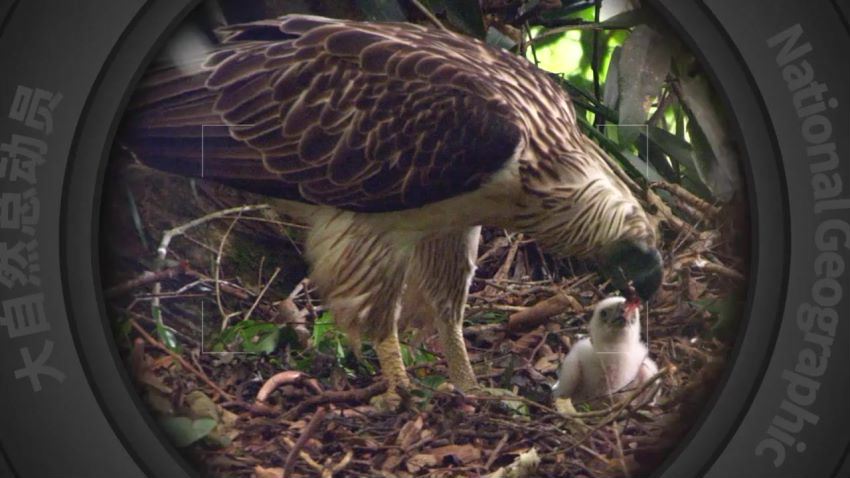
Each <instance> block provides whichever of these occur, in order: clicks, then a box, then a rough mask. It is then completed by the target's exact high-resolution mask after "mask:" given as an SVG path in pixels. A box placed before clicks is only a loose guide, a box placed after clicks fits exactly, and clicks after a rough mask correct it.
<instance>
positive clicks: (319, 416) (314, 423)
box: [283, 407, 328, 478]
mask: <svg viewBox="0 0 850 478" xmlns="http://www.w3.org/2000/svg"><path fill="white" fill-rule="evenodd" d="M327 413H328V410H327V409H326V408H324V407H322V408H320V409H318V410H316V413H314V414H313V418H311V419H310V423H308V424H307V427H306V428H305V429H304V431H303V432H302V433H301V436H299V437H298V441H296V442H295V446H293V447H292V450H290V451H289V455H288V456H287V457H286V464H285V465H284V466H283V478H287V477H289V476H290V475H291V473H292V468H293V467H294V466H295V457H297V456H298V452H299V451H301V449H302V448H304V445H306V444H307V440H309V439H310V436H311V435H313V433H314V432H315V431H316V428H318V427H319V425H320V424H321V423H322V420H324V418H325V415H326V414H327Z"/></svg>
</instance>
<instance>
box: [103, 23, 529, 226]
mask: <svg viewBox="0 0 850 478" xmlns="http://www.w3.org/2000/svg"><path fill="white" fill-rule="evenodd" d="M225 33H226V34H227V37H226V39H225V40H224V41H223V42H222V43H221V44H220V45H218V46H216V47H215V50H214V51H213V52H210V54H209V55H208V56H206V57H205V58H202V59H198V61H197V62H196V63H194V64H182V65H175V64H160V65H157V66H155V67H153V68H152V69H151V70H150V71H149V72H148V74H147V75H146V76H145V78H144V79H143V80H142V82H141V84H140V86H139V89H138V91H137V93H136V94H135V96H134V98H133V99H132V100H131V104H130V107H129V109H128V111H127V116H126V117H125V118H126V119H125V122H124V124H123V128H122V131H121V134H120V137H119V138H120V139H119V140H120V141H121V142H122V143H123V144H124V145H125V146H126V147H128V148H129V149H130V150H131V151H133V152H134V154H135V155H136V156H137V157H138V158H139V159H141V160H142V161H143V162H145V163H147V164H149V165H151V166H153V167H156V168H158V169H162V170H166V171H170V172H174V173H178V174H182V175H190V176H203V177H204V178H208V179H212V180H217V181H220V182H224V183H228V184H230V185H233V186H236V187H239V188H242V189H246V190H249V191H253V192H257V193H261V194H266V195H270V196H276V197H281V198H287V199H293V200H298V201H304V202H308V203H315V204H325V205H332V206H337V207H340V208H343V209H348V210H353V211H360V212H379V211H392V210H401V209H408V208H415V207H419V206H422V205H425V204H428V203H431V202H434V201H439V200H442V199H446V198H449V197H453V196H456V195H459V194H462V193H464V192H467V191H470V190H472V189H474V188H476V187H478V186H479V185H481V184H482V182H483V181H485V180H486V179H487V178H488V177H489V176H490V175H491V174H492V173H493V172H495V171H497V170H498V169H499V168H500V167H501V166H502V165H503V164H504V163H505V162H506V161H507V160H508V158H510V157H511V155H512V154H513V153H514V152H515V150H516V148H517V146H518V144H519V143H520V142H521V141H522V140H523V136H524V134H525V132H524V129H523V127H522V122H521V121H519V120H518V116H517V113H516V111H515V109H514V108H513V107H512V106H511V103H510V102H509V101H507V100H506V99H505V97H504V95H503V94H501V93H500V89H499V87H498V85H497V84H496V82H493V81H488V78H487V75H486V71H487V68H488V65H487V62H492V61H500V62H511V63H516V62H522V61H524V60H521V59H516V58H515V57H514V56H513V55H510V54H508V53H506V52H501V51H496V50H492V49H489V48H488V47H486V46H485V45H483V44H481V43H477V42H472V41H470V40H467V39H464V38H461V37H459V36H457V35H454V34H450V33H445V32H438V31H433V30H428V29H425V28H422V27H417V26H415V25H408V24H369V23H360V22H350V21H341V20H331V19H326V18H320V17H310V16H300V15H295V16H287V17H283V18H281V19H277V20H267V21H262V22H255V23H250V24H245V25H237V26H231V27H228V29H227V30H226V31H225ZM525 68H527V67H525Z"/></svg>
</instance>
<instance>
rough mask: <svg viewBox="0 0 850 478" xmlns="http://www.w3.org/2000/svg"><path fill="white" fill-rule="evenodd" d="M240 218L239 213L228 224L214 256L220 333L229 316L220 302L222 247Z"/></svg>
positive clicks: (224, 327)
mask: <svg viewBox="0 0 850 478" xmlns="http://www.w3.org/2000/svg"><path fill="white" fill-rule="evenodd" d="M241 217H242V212H241V211H240V212H239V213H238V214H237V215H236V218H234V219H233V220H232V221H231V222H230V226H228V227H227V230H226V231H225V232H224V235H223V236H222V237H221V242H219V244H218V254H216V256H215V303H216V305H218V311H219V312H220V313H221V330H222V331H223V330H224V329H226V328H227V324H228V322H229V320H230V316H229V315H228V314H227V311H225V310H224V304H223V303H222V302H221V285H220V284H221V258H222V256H223V255H224V245H225V244H227V238H228V237H229V236H230V233H231V231H233V228H234V227H235V226H236V223H237V222H239V218H241ZM252 309H253V307H252Z"/></svg>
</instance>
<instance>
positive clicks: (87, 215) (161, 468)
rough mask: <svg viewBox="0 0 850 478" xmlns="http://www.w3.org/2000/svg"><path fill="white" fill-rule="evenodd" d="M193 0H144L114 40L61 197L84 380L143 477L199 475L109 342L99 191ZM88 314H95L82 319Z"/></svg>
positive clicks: (72, 315) (68, 284)
mask: <svg viewBox="0 0 850 478" xmlns="http://www.w3.org/2000/svg"><path fill="white" fill-rule="evenodd" d="M200 3H201V0H159V1H149V2H148V3H146V4H145V5H144V7H143V10H142V11H140V13H139V14H138V15H137V16H136V18H135V19H134V22H133V23H132V24H131V25H130V26H129V27H128V28H127V30H126V31H125V32H124V34H123V35H122V37H121V39H120V40H119V41H118V42H117V43H116V45H115V46H114V48H113V50H112V52H111V54H110V56H109V59H108V60H107V62H106V64H105V65H104V67H103V70H102V71H101V73H100V75H99V76H98V82H97V84H96V85H94V88H93V89H92V91H93V93H92V94H91V96H90V97H89V100H88V102H87V104H86V107H85V109H84V112H83V114H82V121H81V123H80V126H79V127H78V129H77V134H76V135H75V140H74V145H73V146H72V149H71V157H70V160H69V166H68V169H67V170H66V173H65V174H66V176H65V185H66V186H65V189H64V191H63V198H62V206H63V211H62V214H61V217H62V221H63V223H62V228H61V233H60V234H61V237H60V244H62V247H63V249H62V265H63V267H62V278H63V280H62V283H63V285H64V287H65V293H66V294H65V295H66V297H67V298H68V305H69V307H68V317H69V321H70V322H71V329H72V332H73V335H74V340H75V342H76V345H77V349H78V350H80V351H81V357H80V358H81V361H82V363H83V367H84V369H85V370H86V375H87V377H88V380H89V384H90V385H91V387H92V390H93V391H94V394H95V396H96V397H97V400H98V403H99V405H100V407H101V409H102V410H103V413H104V415H105V416H106V417H107V420H109V423H110V424H111V425H112V427H113V429H114V430H115V432H116V435H117V436H118V437H120V439H121V442H122V444H123V445H124V447H125V448H126V449H127V451H128V452H129V454H130V455H131V456H132V457H133V459H134V460H135V462H136V464H137V465H138V466H139V467H140V468H141V469H142V470H143V471H144V473H145V474H146V475H148V476H157V477H160V476H161V477H169V478H171V477H174V478H181V477H185V478H189V477H197V476H200V475H199V474H198V472H197V471H196V470H194V468H193V467H192V466H191V465H190V464H189V463H188V462H187V461H186V460H185V458H183V456H182V455H181V454H180V453H179V452H178V451H177V449H176V448H175V447H174V446H172V445H171V443H170V441H169V440H168V439H166V437H165V435H164V434H163V432H162V431H161V430H160V428H159V426H158V425H157V424H156V421H155V419H154V417H153V416H152V415H151V413H150V412H149V411H148V409H147V407H146V406H145V405H144V404H143V402H142V401H141V398H140V397H139V395H138V394H137V392H136V391H135V388H134V386H133V382H132V380H131V378H130V376H129V374H128V372H127V371H126V369H125V368H124V366H123V361H122V360H121V356H120V354H119V352H118V348H117V346H116V344H115V342H114V334H113V329H112V325H111V322H110V320H109V316H108V314H107V312H106V306H105V301H104V300H103V287H102V282H101V278H100V270H101V269H100V216H101V210H102V207H101V204H102V202H101V199H102V198H101V196H102V194H101V193H102V190H103V179H104V175H105V172H106V167H107V164H108V162H109V157H110V153H111V151H112V148H113V141H114V138H115V133H116V131H117V128H118V124H119V122H120V119H121V117H122V116H123V111H124V110H125V108H126V106H127V102H128V101H129V97H130V95H131V94H132V92H133V90H134V89H135V85H136V84H137V83H138V82H139V80H140V79H141V77H142V75H143V74H144V71H145V69H146V68H147V66H148V65H149V64H150V63H151V62H152V61H153V59H154V58H155V56H156V54H157V53H158V52H159V51H160V50H161V47H162V45H163V44H164V43H165V42H166V41H167V40H168V38H169V37H170V36H171V33H172V32H173V31H174V30H175V29H176V28H177V27H178V26H179V25H180V23H181V22H182V21H183V19H184V18H185V17H186V16H187V15H188V14H189V13H190V12H191V11H192V10H193V9H194V8H196V7H197V6H198V5H199V4H200ZM87 158H98V160H97V161H91V160H87ZM80 226H84V227H80ZM92 317H98V318H99V319H100V320H97V321H94V320H86V319H89V318H92ZM107 362H108V363H107Z"/></svg>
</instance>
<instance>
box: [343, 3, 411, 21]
mask: <svg viewBox="0 0 850 478" xmlns="http://www.w3.org/2000/svg"><path fill="white" fill-rule="evenodd" d="M355 4H356V5H357V7H358V8H359V9H360V11H361V12H363V15H364V16H365V17H366V19H367V20H369V21H373V22H406V21H407V15H406V14H405V13H404V9H402V8H401V5H400V4H399V2H398V1H397V0H355Z"/></svg>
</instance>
